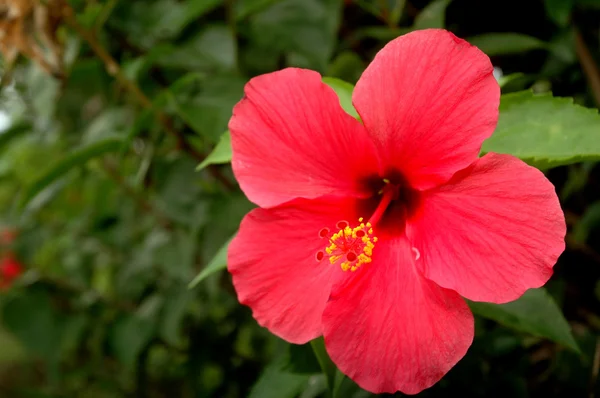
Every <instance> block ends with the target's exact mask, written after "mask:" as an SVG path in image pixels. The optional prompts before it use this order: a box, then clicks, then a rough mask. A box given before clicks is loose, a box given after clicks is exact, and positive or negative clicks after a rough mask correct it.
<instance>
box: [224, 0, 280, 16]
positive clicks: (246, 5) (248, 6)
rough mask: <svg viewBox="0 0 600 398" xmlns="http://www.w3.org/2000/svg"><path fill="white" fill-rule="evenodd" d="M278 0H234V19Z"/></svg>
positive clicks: (252, 12)
mask: <svg viewBox="0 0 600 398" xmlns="http://www.w3.org/2000/svg"><path fill="white" fill-rule="evenodd" d="M278 1H280V0H237V1H236V2H234V11H235V19H236V20H237V21H240V20H242V19H244V18H247V17H248V16H250V15H252V14H254V13H257V12H259V11H261V10H263V9H265V8H267V7H268V6H270V5H271V4H273V3H276V2H278Z"/></svg>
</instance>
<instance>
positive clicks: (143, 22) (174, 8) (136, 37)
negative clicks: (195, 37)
mask: <svg viewBox="0 0 600 398" xmlns="http://www.w3.org/2000/svg"><path fill="white" fill-rule="evenodd" d="M221 2H222V0H188V1H181V2H180V1H177V0H156V1H151V2H146V1H143V2H124V3H125V4H124V5H122V6H121V7H122V13H115V14H114V15H113V16H112V17H111V22H112V23H113V24H115V25H117V26H119V27H120V28H121V29H123V30H124V31H125V32H127V33H128V36H129V40H130V41H131V42H132V43H134V44H136V45H139V46H141V47H143V48H151V47H152V46H153V45H155V44H156V42H157V41H160V40H166V39H172V38H174V37H176V36H177V35H179V34H180V33H181V31H182V30H183V29H184V28H185V27H186V26H187V25H188V24H189V23H191V22H192V21H194V20H197V19H198V18H200V16H202V15H203V14H205V13H207V12H209V11H210V10H212V9H213V8H215V7H217V6H218V5H219V4H220V3H221ZM127 3H129V4H127Z"/></svg>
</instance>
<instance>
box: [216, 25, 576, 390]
mask: <svg viewBox="0 0 600 398" xmlns="http://www.w3.org/2000/svg"><path fill="white" fill-rule="evenodd" d="M245 94H246V95H245V97H244V98H243V99H242V100H241V101H240V103H239V104H237V105H236V107H235V109H234V111H233V117H232V119H231V121H230V124H229V127H230V130H231V139H232V147H233V162H232V165H233V170H234V172H235V175H236V177H237V179H238V181H239V183H240V186H241V188H242V190H243V191H244V192H245V193H246V195H247V196H248V198H249V199H250V200H251V201H253V202H254V203H256V204H257V205H258V206H260V208H258V209H255V210H253V211H251V212H250V213H249V214H248V215H247V216H246V217H245V218H244V220H243V221H242V224H241V226H240V230H239V233H238V234H237V236H236V238H235V239H234V240H233V241H232V243H231V246H230V249H229V254H228V257H229V258H228V263H229V271H230V273H231V274H232V277H233V284H234V286H235V289H236V292H237V295H238V298H239V300H240V302H241V303H243V304H245V305H247V306H249V307H250V308H251V309H252V312H253V315H254V317H255V318H256V320H257V321H258V323H260V324H261V325H262V326H264V327H266V328H268V329H269V330H270V331H271V332H273V333H274V334H276V335H277V336H280V337H281V338H283V339H285V340H287V341H289V342H292V343H305V342H307V341H309V340H311V339H314V338H316V337H318V336H321V335H323V336H324V338H325V345H326V348H327V351H328V353H329V355H330V356H331V359H332V360H333V361H334V362H335V364H336V365H337V366H338V367H339V369H340V370H341V371H342V372H343V373H345V374H346V375H348V376H349V377H350V378H352V379H353V380H354V381H356V382H357V383H358V384H359V385H360V386H361V387H363V388H364V389H366V390H369V391H372V392H375V393H381V392H394V391H397V390H400V391H403V392H404V393H408V394H415V393H417V392H419V391H421V390H423V389H425V388H428V387H430V386H431V385H433V384H434V383H436V382H437V381H438V380H439V379H440V378H441V377H442V376H443V375H444V374H445V373H446V372H448V370H450V369H451V368H452V366H454V365H455V364H456V363H457V362H458V361H459V360H460V359H461V358H462V357H463V356H464V354H465V353H466V351H467V349H468V347H469V346H470V345H471V342H472V340H473V315H472V314H471V312H470V310H469V308H468V306H467V304H466V303H465V301H464V300H463V299H462V298H461V296H462V297H465V298H468V299H470V300H475V301H488V302H494V303H504V302H507V301H511V300H514V299H516V298H518V297H519V296H521V295H522V294H523V293H524V292H525V291H526V290H527V289H529V288H535V287H539V286H542V285H543V284H544V283H545V282H546V281H547V280H548V279H549V278H550V276H551V275H552V267H553V266H554V264H555V262H556V260H557V258H558V256H559V255H560V254H561V253H562V251H563V250H564V235H565V229H566V227H565V221H564V215H563V213H562V211H561V208H560V205H559V202H558V198H557V196H556V193H555V190H554V187H553V186H552V184H551V183H550V182H549V181H548V180H547V179H546V178H545V177H544V175H543V174H542V173H541V172H540V171H539V170H537V169H535V168H533V167H530V166H528V165H526V164H525V163H523V162H522V161H520V160H518V159H516V158H514V157H512V156H508V155H499V154H487V155H485V156H483V157H481V158H479V157H478V155H479V152H480V148H481V144H482V142H483V141H484V140H485V139H486V138H488V137H489V136H490V135H491V134H492V132H493V131H494V128H495V126H496V122H497V119H498V103H499V96H500V90H499V87H498V84H497V83H496V81H495V80H494V77H493V76H492V65H491V63H490V60H489V59H488V57H487V56H486V55H484V54H483V53H482V52H481V51H480V50H478V49H477V48H475V47H473V46H471V45H470V44H468V43H467V42H465V41H463V40H461V39H458V38H457V37H455V36H454V35H453V34H451V33H449V32H446V31H443V30H424V31H417V32H414V33H410V34H407V35H405V36H402V37H400V38H398V39H396V40H394V41H392V42H390V43H389V44H388V45H387V46H386V47H385V48H384V49H383V50H381V51H380V52H379V53H378V54H377V56H376V57H375V59H374V60H373V62H372V63H371V64H370V65H369V67H368V68H367V69H366V71H365V72H364V73H363V75H362V77H361V78H360V81H359V82H358V83H357V85H356V88H355V90H354V93H353V97H352V100H353V104H354V106H355V108H356V110H357V111H358V113H359V114H360V116H361V119H362V123H361V122H360V121H358V120H356V119H354V118H353V117H351V116H349V115H348V114H346V113H345V112H344V111H343V110H342V108H341V107H340V104H339V101H338V98H337V97H336V95H335V93H334V92H333V91H332V90H331V89H330V88H329V87H328V86H326V85H325V84H323V83H322V82H321V77H320V75H319V74H318V73H316V72H313V71H309V70H303V69H291V68H290V69H285V70H282V71H279V72H275V73H270V74H267V75H262V76H259V77H256V78H254V79H252V80H251V81H250V82H249V83H248V84H247V85H246V88H245Z"/></svg>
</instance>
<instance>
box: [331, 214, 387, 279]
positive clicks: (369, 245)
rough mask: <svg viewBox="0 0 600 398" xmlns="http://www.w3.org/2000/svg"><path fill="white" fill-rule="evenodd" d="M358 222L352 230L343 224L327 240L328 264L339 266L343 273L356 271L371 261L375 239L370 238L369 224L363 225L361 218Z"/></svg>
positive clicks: (371, 229) (371, 233)
mask: <svg viewBox="0 0 600 398" xmlns="http://www.w3.org/2000/svg"><path fill="white" fill-rule="evenodd" d="M358 222H359V225H358V226H357V227H354V228H351V227H350V226H349V225H348V223H347V222H343V225H340V230H339V231H338V232H336V233H334V234H333V235H332V236H331V238H329V243H330V244H329V246H327V247H326V248H325V253H327V257H329V262H330V263H331V264H339V266H340V267H341V268H342V270H343V271H356V270H357V269H358V268H360V267H361V266H362V265H363V264H368V263H370V262H371V261H372V260H371V257H372V256H373V248H374V247H375V244H374V243H375V242H377V238H376V237H374V236H372V235H373V228H372V225H371V223H368V222H367V223H366V224H365V223H363V218H362V217H361V218H359V219H358ZM321 253H322V252H321Z"/></svg>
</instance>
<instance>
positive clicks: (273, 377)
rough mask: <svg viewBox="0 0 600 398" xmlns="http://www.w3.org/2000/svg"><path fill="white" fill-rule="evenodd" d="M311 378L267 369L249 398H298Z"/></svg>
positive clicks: (270, 368)
mask: <svg viewBox="0 0 600 398" xmlns="http://www.w3.org/2000/svg"><path fill="white" fill-rule="evenodd" d="M310 377H311V376H308V375H304V374H296V373H290V372H286V371H283V370H280V369H277V368H274V367H268V368H266V369H265V371H264V372H263V374H262V375H261V376H260V379H258V381H257V382H256V384H255V385H254V386H253V387H252V390H251V391H250V395H249V396H248V397H249V398H296V397H297V396H298V394H299V393H300V392H301V391H302V390H304V387H305V386H306V384H307V383H308V380H309V378H310Z"/></svg>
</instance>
